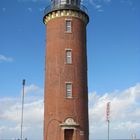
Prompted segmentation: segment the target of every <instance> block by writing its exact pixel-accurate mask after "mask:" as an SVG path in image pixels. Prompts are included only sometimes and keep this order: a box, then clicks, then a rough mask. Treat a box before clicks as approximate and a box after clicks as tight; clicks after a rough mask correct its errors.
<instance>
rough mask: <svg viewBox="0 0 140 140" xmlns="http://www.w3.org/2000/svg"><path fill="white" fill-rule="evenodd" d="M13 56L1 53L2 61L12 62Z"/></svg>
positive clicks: (0, 58)
mask: <svg viewBox="0 0 140 140" xmlns="http://www.w3.org/2000/svg"><path fill="white" fill-rule="evenodd" d="M12 61H13V58H11V57H7V56H5V55H2V54H0V62H12Z"/></svg>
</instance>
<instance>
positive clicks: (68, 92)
mask: <svg viewBox="0 0 140 140" xmlns="http://www.w3.org/2000/svg"><path fill="white" fill-rule="evenodd" d="M65 84H66V98H72V82H66V83H65ZM68 86H69V87H68Z"/></svg>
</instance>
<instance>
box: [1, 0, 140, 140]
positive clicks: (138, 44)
mask: <svg viewBox="0 0 140 140" xmlns="http://www.w3.org/2000/svg"><path fill="white" fill-rule="evenodd" d="M83 4H84V5H85V6H86V7H87V9H88V15H89V17H90V22H89V24H88V25H87V56H88V90H89V93H88V94H89V122H90V123H89V124H90V133H89V135H90V140H95V139H106V138H107V122H106V103H107V102H111V112H110V137H111V138H114V139H115V138H131V135H132V134H135V135H136V137H137V138H139V139H140V0H84V1H83ZM48 5H49V0H0V139H2V138H3V139H8V138H10V139H11V138H19V137H20V115H21V93H22V80H23V79H26V87H25V93H26V94H25V109H24V110H25V111H24V131H23V134H24V137H27V138H28V139H30V140H43V102H44V99H43V96H44V93H43V89H44V70H45V69H44V68H45V37H46V33H45V25H44V24H43V14H44V13H43V11H44V8H45V7H46V6H48Z"/></svg>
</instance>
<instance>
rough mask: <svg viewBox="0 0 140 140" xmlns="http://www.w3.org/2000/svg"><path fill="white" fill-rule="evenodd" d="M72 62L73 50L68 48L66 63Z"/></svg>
mask: <svg viewBox="0 0 140 140" xmlns="http://www.w3.org/2000/svg"><path fill="white" fill-rule="evenodd" d="M71 63H72V52H71V50H66V64H71Z"/></svg>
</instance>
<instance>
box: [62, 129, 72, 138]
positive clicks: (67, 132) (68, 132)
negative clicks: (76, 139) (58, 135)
mask: <svg viewBox="0 0 140 140" xmlns="http://www.w3.org/2000/svg"><path fill="white" fill-rule="evenodd" d="M64 133H65V134H64V138H65V139H64V140H73V133H74V130H73V129H65V131H64Z"/></svg>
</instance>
